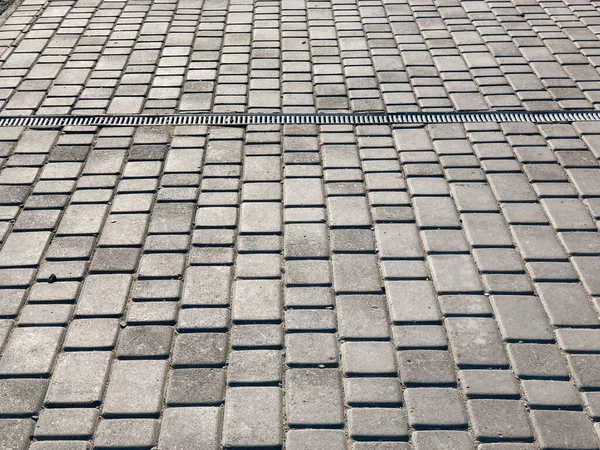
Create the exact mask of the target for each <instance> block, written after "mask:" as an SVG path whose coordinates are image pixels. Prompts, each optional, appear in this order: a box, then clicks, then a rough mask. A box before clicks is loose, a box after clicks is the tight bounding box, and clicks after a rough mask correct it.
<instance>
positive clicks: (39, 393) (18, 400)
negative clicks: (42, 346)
mask: <svg viewBox="0 0 600 450" xmlns="http://www.w3.org/2000/svg"><path fill="white" fill-rule="evenodd" d="M47 387H48V382H47V381H46V380H40V379H26V378H23V379H20V378H6V379H2V380H0V414H2V415H3V416H33V415H36V414H37V412H38V410H39V409H40V407H41V405H42V400H43V399H44V395H45V393H46V389H47ZM0 442H1V441H0Z"/></svg>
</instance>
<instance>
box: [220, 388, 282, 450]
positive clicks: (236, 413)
mask: <svg viewBox="0 0 600 450" xmlns="http://www.w3.org/2000/svg"><path fill="white" fill-rule="evenodd" d="M282 413H283V411H282V391H281V389H280V388H278V387H232V388H229V389H228V390H227V397H226V398H225V417H224V421H223V440H222V443H223V446H224V447H252V446H258V447H267V448H268V447H276V446H280V445H282V443H283V430H282V425H281V415H282Z"/></svg>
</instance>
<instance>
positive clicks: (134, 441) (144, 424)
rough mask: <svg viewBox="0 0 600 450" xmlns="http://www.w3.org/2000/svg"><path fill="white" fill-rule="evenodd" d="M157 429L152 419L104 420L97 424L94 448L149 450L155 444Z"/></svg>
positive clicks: (155, 422)
mask: <svg viewBox="0 0 600 450" xmlns="http://www.w3.org/2000/svg"><path fill="white" fill-rule="evenodd" d="M158 428H159V426H158V421H157V420H154V419H110V420H106V419H105V420H102V421H101V422H100V423H99V424H98V429H97V430H96V437H95V439H94V447H95V448H100V449H109V448H127V447H130V448H131V447H134V448H135V447H139V448H145V447H147V448H150V447H152V446H153V445H154V444H155V443H156V438H157V436H158Z"/></svg>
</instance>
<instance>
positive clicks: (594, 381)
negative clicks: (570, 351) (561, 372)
mask: <svg viewBox="0 0 600 450" xmlns="http://www.w3.org/2000/svg"><path fill="white" fill-rule="evenodd" d="M567 361H568V363H569V369H570V371H571V375H572V377H573V380H574V381H575V385H576V386H577V387H578V388H579V389H590V388H596V387H598V386H600V377H599V376H598V365H599V364H600V355H597V354H579V355H568V356H567Z"/></svg>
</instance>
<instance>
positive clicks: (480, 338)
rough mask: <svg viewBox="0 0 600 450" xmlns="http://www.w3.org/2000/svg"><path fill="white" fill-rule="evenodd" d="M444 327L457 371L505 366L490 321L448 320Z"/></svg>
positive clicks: (499, 339) (503, 352)
mask: <svg viewBox="0 0 600 450" xmlns="http://www.w3.org/2000/svg"><path fill="white" fill-rule="evenodd" d="M445 323H446V329H447V330H448V340H449V341H450V349H451V350H452V355H453V357H454V361H455V362H456V364H457V365H458V366H459V367H460V368H469V367H481V368H492V367H495V368H497V367H500V368H503V367H506V366H508V359H507V357H506V353H505V351H504V346H503V344H502V339H501V337H500V333H499V332H498V328H497V326H496V322H495V321H494V320H493V319H489V318H485V317H449V318H447V319H446V320H445Z"/></svg>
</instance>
